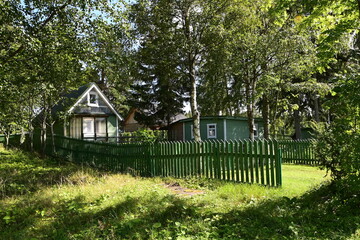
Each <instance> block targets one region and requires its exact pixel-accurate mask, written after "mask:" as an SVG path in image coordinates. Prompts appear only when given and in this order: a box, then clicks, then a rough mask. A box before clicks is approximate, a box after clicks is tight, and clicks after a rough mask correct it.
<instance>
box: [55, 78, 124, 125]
mask: <svg viewBox="0 0 360 240" xmlns="http://www.w3.org/2000/svg"><path fill="white" fill-rule="evenodd" d="M90 91H96V93H97V94H98V95H99V97H101V98H102V100H103V101H104V102H105V104H106V105H107V106H108V107H109V108H110V110H111V111H112V112H113V113H114V114H115V115H116V117H117V118H118V119H119V120H123V118H122V117H121V116H120V114H119V113H118V112H117V111H116V110H115V108H114V107H113V106H112V104H111V103H110V101H109V99H108V98H107V97H106V96H105V95H104V93H103V92H102V91H101V89H100V88H99V87H98V86H97V85H96V83H88V84H86V85H84V86H81V87H79V88H78V89H76V90H73V91H71V92H70V93H68V94H66V95H64V97H63V100H62V101H61V102H60V103H58V104H56V105H55V106H54V107H53V108H52V112H53V113H56V112H59V111H64V110H66V109H65V107H66V106H70V108H69V110H67V111H66V112H67V113H72V112H73V111H74V109H75V107H76V106H77V105H79V103H80V102H81V101H82V100H83V99H84V98H86V97H87V94H88V93H89V92H90Z"/></svg>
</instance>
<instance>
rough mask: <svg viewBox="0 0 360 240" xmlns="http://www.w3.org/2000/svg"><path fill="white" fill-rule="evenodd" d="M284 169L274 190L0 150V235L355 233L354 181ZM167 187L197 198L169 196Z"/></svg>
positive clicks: (174, 236)
mask: <svg viewBox="0 0 360 240" xmlns="http://www.w3.org/2000/svg"><path fill="white" fill-rule="evenodd" d="M283 173H284V179H283V183H284V186H283V187H282V188H269V187H263V186H258V185H249V184H234V183H226V182H225V183H224V182H221V181H216V180H211V181H210V180H207V179H193V178H189V179H174V178H166V179H165V178H163V179H162V178H154V179H150V178H148V179H145V178H139V177H132V176H129V175H121V174H108V173H105V172H101V171H96V170H93V169H91V168H87V167H79V166H75V165H72V164H70V163H64V162H62V161H57V160H54V159H39V158H38V157H36V156H34V155H31V154H25V153H23V152H19V151H1V152H0V182H1V181H2V182H3V183H5V184H2V185H1V189H2V190H1V199H0V239H357V238H359V237H360V235H359V231H358V230H357V229H359V225H360V218H359V209H353V208H354V206H359V205H358V204H359V200H358V199H357V198H355V197H353V195H354V194H355V193H356V192H357V191H358V190H359V189H358V188H357V187H354V189H352V190H351V191H349V192H351V194H350V193H347V194H344V193H341V194H340V193H339V191H338V189H342V188H343V186H345V184H349V183H345V182H344V183H338V185H334V184H328V183H326V182H324V181H326V179H324V178H323V176H324V175H325V173H324V172H323V171H320V170H318V169H316V168H312V167H304V166H284V168H283ZM167 184H171V185H180V186H181V187H184V188H185V187H187V188H191V189H199V190H202V191H203V192H204V194H200V195H195V196H191V197H190V196H187V195H176V194H174V192H173V191H172V190H171V189H169V188H167V187H166V185H167ZM351 186H354V184H351ZM311 189H313V190H311ZM310 190H311V191H310ZM344 196H346V197H344ZM344 201H345V202H344Z"/></svg>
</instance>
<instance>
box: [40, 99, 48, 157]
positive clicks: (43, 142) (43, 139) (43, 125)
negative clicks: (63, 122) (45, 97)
mask: <svg viewBox="0 0 360 240" xmlns="http://www.w3.org/2000/svg"><path fill="white" fill-rule="evenodd" d="M45 105H46V103H45ZM43 113H44V114H43V119H42V123H41V146H42V151H41V153H42V155H45V150H46V131H47V126H46V121H47V114H48V109H47V106H45V107H44V110H43Z"/></svg>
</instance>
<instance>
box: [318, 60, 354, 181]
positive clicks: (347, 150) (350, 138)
mask: <svg viewBox="0 0 360 240" xmlns="http://www.w3.org/2000/svg"><path fill="white" fill-rule="evenodd" d="M358 71H359V60H358V59H357V58H351V59H350V61H349V62H348V65H347V67H346V68H345V69H344V71H343V72H340V73H339V74H338V75H337V78H338V79H337V80H338V81H337V84H336V85H335V88H334V93H335V94H334V96H332V99H331V100H330V101H328V102H327V103H326V107H327V108H328V109H329V111H330V112H331V113H332V117H333V119H332V121H331V122H330V123H329V124H326V125H325V126H323V127H322V128H319V132H320V134H319V141H318V146H317V152H318V157H319V159H321V160H322V163H323V166H324V167H325V168H327V169H328V170H330V171H331V173H332V175H333V176H334V178H341V177H345V176H347V175H352V176H359V175H360V161H359V159H360V155H359V154H360V128H359V123H358V121H359V116H360V95H359V91H360V87H359V86H360V85H359V80H360V79H359V76H358Z"/></svg>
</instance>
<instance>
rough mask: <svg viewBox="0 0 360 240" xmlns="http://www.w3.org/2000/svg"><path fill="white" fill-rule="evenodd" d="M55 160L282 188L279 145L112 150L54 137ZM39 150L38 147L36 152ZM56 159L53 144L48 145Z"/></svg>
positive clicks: (131, 146)
mask: <svg viewBox="0 0 360 240" xmlns="http://www.w3.org/2000/svg"><path fill="white" fill-rule="evenodd" d="M54 140H55V154H56V155H57V156H60V157H62V158H66V159H68V160H69V161H72V162H75V163H78V164H86V165H90V166H94V167H97V168H101V169H105V170H109V171H115V172H130V173H132V174H135V175H140V176H161V177H168V176H172V177H177V178H185V177H205V178H209V179H220V180H226V181H234V182H244V183H257V184H262V185H267V186H281V184H282V182H281V181H282V180H281V150H278V149H279V148H278V143H277V142H276V141H265V140H261V141H260V140H258V141H204V142H162V143H154V144H144V143H143V144H141V143H136V144H117V145H116V144H109V143H100V142H91V141H83V140H78V139H72V138H66V137H62V136H55V139H54ZM34 147H35V149H37V148H38V147H36V146H34ZM46 152H47V154H51V152H52V147H51V138H48V141H47V148H46Z"/></svg>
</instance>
